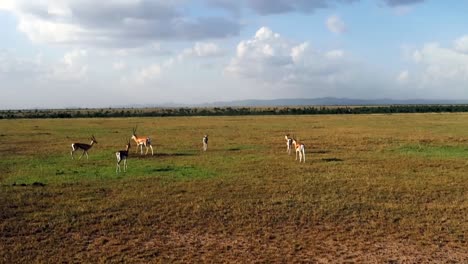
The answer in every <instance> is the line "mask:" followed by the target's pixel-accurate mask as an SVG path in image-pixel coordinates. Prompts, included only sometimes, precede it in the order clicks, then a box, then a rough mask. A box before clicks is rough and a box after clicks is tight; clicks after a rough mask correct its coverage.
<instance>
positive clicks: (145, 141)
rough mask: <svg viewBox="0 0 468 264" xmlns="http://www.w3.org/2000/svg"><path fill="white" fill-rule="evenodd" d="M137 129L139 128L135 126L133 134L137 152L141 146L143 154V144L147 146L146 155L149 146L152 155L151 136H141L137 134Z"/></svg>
mask: <svg viewBox="0 0 468 264" xmlns="http://www.w3.org/2000/svg"><path fill="white" fill-rule="evenodd" d="M136 130H137V127H135V128H134V129H133V134H132V139H133V140H134V141H135V143H136V144H137V147H136V150H135V153H137V152H138V147H140V148H141V155H143V146H145V148H146V153H145V155H146V154H148V148H150V149H151V155H153V146H151V138H150V137H139V136H137V135H136Z"/></svg>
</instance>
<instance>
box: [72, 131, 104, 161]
mask: <svg viewBox="0 0 468 264" xmlns="http://www.w3.org/2000/svg"><path fill="white" fill-rule="evenodd" d="M94 143H98V142H97V140H96V138H95V137H94V135H92V136H91V143H90V144H85V143H73V144H71V147H72V151H71V152H70V154H71V156H72V159H74V158H73V153H75V151H77V150H79V149H81V150H83V153H81V156H80V158H79V159H81V157H83V155H84V154H86V159H88V150H89V149H90V148H92V147H93V145H94Z"/></svg>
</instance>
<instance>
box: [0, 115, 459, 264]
mask: <svg viewBox="0 0 468 264" xmlns="http://www.w3.org/2000/svg"><path fill="white" fill-rule="evenodd" d="M467 118H468V115H467V114H421V115H359V116H284V117H278V116H275V117H273V116H266V117H263V116H257V117H204V118H198V117H190V118H182V117H181V118H129V119H73V120H0V131H2V132H1V133H0V159H1V160H0V183H1V184H2V186H1V192H0V212H1V214H0V262H4V263H21V262H22V263H25V262H52V263H55V262H62V261H66V262H122V261H124V262H196V263H197V262H317V263H326V262H350V263H351V262H357V263H362V262H368V263H375V262H388V263H414V262H448V263H450V262H453V263H461V262H466V261H468V253H467V251H466V247H467V244H466V232H467V230H468V225H467V222H468V221H467V215H468V199H467V198H468V192H467V190H468V174H467V164H466V162H467V160H468V136H467V133H466V131H468V122H466V120H467ZM136 124H138V126H139V130H140V131H139V132H140V133H141V134H147V135H152V137H153V142H154V144H155V147H156V148H155V150H156V155H155V156H153V157H150V156H146V157H140V156H139V155H133V156H131V157H130V159H129V172H128V173H126V174H120V175H116V174H115V157H114V154H113V152H115V151H116V150H119V149H122V148H123V146H124V144H125V139H126V137H128V136H129V135H130V134H131V128H132V127H133V126H134V125H136ZM92 133H94V134H95V136H96V138H97V140H98V141H99V144H98V145H97V146H96V147H94V148H93V149H91V150H90V151H89V154H90V160H89V161H86V160H84V161H83V160H82V161H77V160H75V161H72V160H71V159H70V156H69V148H70V146H69V145H70V144H71V143H72V142H74V141H77V140H78V141H85V142H86V141H88V140H82V139H86V138H87V137H89V135H90V134H92ZM205 133H207V134H209V135H210V147H209V150H208V151H207V152H206V153H203V152H202V151H201V139H202V136H203V135H204V134H205ZM284 133H291V134H293V133H294V134H295V135H296V136H297V137H299V139H300V140H301V141H303V142H304V143H305V144H306V151H307V163H306V164H298V163H296V162H295V161H294V158H293V157H292V156H287V154H286V145H285V142H284ZM162 138H164V140H163V139H162ZM31 146H34V147H31ZM134 150H135V149H134V148H133V149H132V150H131V151H134ZM34 183H36V184H35V185H34ZM39 183H41V184H44V185H45V186H42V185H41V184H39ZM22 185H26V186H22Z"/></svg>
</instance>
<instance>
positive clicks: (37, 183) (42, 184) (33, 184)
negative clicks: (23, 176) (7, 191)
mask: <svg viewBox="0 0 468 264" xmlns="http://www.w3.org/2000/svg"><path fill="white" fill-rule="evenodd" d="M12 186H20V187H25V186H33V187H44V186H46V185H45V184H44V183H42V182H33V183H32V184H26V183H20V184H16V182H15V183H13V184H12Z"/></svg>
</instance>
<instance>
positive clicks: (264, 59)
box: [225, 27, 347, 87]
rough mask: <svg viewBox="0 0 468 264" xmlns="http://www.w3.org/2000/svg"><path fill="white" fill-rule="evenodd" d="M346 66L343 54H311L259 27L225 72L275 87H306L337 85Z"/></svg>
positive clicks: (304, 46)
mask: <svg viewBox="0 0 468 264" xmlns="http://www.w3.org/2000/svg"><path fill="white" fill-rule="evenodd" d="M346 63H347V62H346V61H345V60H344V52H343V51H342V50H332V51H328V52H320V51H318V50H313V49H312V48H311V46H310V44H309V43H307V42H304V43H294V42H292V41H290V40H287V39H285V38H283V37H282V36H281V35H280V34H278V33H274V32H273V31H272V30H271V29H269V28H266V27H262V28H260V29H259V30H258V31H257V33H256V34H255V36H254V37H253V38H252V39H249V40H243V41H241V42H240V43H239V44H238V45H237V52H236V56H235V57H234V58H232V59H231V62H230V63H229V65H228V66H227V67H226V68H225V72H226V73H227V74H231V75H235V76H240V77H243V78H247V79H255V80H259V81H261V82H262V83H266V84H270V85H274V86H281V85H282V86H283V87H285V86H291V85H293V86H297V87H299V86H301V87H306V86H313V85H314V84H319V83H320V84H324V83H326V84H333V83H336V82H340V81H341V80H342V79H341V77H343V75H346V74H344V69H345V67H344V65H346ZM317 86H318V85H317Z"/></svg>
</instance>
